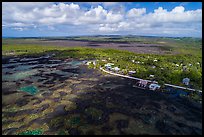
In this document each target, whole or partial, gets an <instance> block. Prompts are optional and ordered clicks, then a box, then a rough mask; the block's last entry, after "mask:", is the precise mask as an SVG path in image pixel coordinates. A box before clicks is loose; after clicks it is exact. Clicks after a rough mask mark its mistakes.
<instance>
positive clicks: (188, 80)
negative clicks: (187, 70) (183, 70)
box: [182, 78, 190, 85]
mask: <svg viewBox="0 0 204 137" xmlns="http://www.w3.org/2000/svg"><path fill="white" fill-rule="evenodd" d="M182 82H183V84H185V85H189V82H190V79H189V78H184V79H183V81H182Z"/></svg>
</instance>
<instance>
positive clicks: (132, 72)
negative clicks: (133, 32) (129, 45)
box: [128, 71, 136, 75]
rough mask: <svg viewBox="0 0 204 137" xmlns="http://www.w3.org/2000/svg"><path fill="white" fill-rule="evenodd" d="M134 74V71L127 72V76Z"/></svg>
mask: <svg viewBox="0 0 204 137" xmlns="http://www.w3.org/2000/svg"><path fill="white" fill-rule="evenodd" d="M135 73H136V71H129V72H128V74H129V75H132V74H135Z"/></svg>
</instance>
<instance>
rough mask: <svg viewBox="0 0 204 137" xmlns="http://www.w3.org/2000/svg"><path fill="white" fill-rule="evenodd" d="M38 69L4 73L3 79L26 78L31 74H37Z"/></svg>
mask: <svg viewBox="0 0 204 137" xmlns="http://www.w3.org/2000/svg"><path fill="white" fill-rule="evenodd" d="M37 73H38V71H37V70H36V69H32V70H28V71H20V72H16V73H13V74H10V75H2V80H3V81H4V80H5V81H17V80H21V79H25V78H27V77H29V76H32V75H34V74H37Z"/></svg>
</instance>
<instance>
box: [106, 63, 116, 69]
mask: <svg viewBox="0 0 204 137" xmlns="http://www.w3.org/2000/svg"><path fill="white" fill-rule="evenodd" d="M113 65H114V64H113V63H107V64H105V65H104V66H105V68H106V69H107V70H112V69H113V68H112V66H113Z"/></svg>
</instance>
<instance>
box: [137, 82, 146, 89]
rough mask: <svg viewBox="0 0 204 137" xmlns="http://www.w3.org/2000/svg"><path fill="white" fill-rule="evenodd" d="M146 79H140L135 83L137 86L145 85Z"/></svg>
mask: <svg viewBox="0 0 204 137" xmlns="http://www.w3.org/2000/svg"><path fill="white" fill-rule="evenodd" d="M147 83H148V82H147V81H146V80H140V81H138V82H137V85H138V86H139V87H144V88H145V87H146V86H147Z"/></svg>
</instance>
